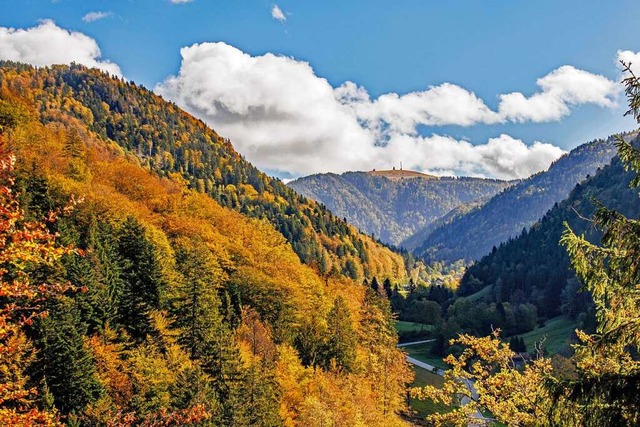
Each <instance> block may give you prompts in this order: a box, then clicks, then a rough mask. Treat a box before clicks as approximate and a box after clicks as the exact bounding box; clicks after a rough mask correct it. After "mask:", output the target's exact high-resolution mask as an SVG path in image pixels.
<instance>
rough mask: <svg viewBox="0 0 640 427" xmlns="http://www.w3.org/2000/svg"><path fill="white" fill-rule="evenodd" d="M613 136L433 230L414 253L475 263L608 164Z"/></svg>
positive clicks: (581, 148)
mask: <svg viewBox="0 0 640 427" xmlns="http://www.w3.org/2000/svg"><path fill="white" fill-rule="evenodd" d="M614 154H615V148H614V146H613V140H612V138H609V139H607V140H595V141H592V142H589V143H587V144H583V145H581V146H579V147H577V148H575V149H573V150H572V151H571V152H570V153H568V154H567V155H565V156H563V157H561V158H560V159H558V160H557V161H555V162H554V163H553V164H552V165H551V166H550V167H549V170H547V171H546V172H540V173H538V174H536V175H534V176H532V177H530V178H528V179H526V180H524V181H522V182H520V183H519V184H516V185H514V186H513V187H510V188H508V189H506V190H504V191H503V192H501V193H500V194H498V195H496V196H494V197H493V198H492V199H491V200H489V201H488V202H487V203H486V204H484V205H482V206H480V207H478V208H477V209H474V210H472V211H470V212H469V213H467V214H465V215H462V216H459V217H458V218H456V219H454V220H453V221H450V222H448V223H445V224H443V225H442V226H440V227H438V228H436V229H435V230H433V231H432V232H431V233H430V234H429V235H428V237H427V238H426V240H424V242H423V243H422V244H421V245H420V246H419V247H418V248H417V249H416V250H415V253H416V255H417V256H419V257H422V258H424V259H425V260H427V261H445V262H453V261H456V260H459V259H465V260H468V261H474V260H478V259H480V258H481V257H482V256H483V255H486V254H487V253H489V252H490V251H491V249H492V247H493V246H496V245H499V244H500V243H501V242H504V241H506V240H508V239H509V238H510V237H515V236H517V235H518V234H520V232H521V231H522V229H523V228H528V227H530V226H531V225H532V224H533V223H534V222H536V221H537V220H538V219H540V218H541V217H542V216H543V215H544V214H545V213H546V212H547V211H548V210H549V209H551V207H553V205H554V203H557V202H560V201H562V200H564V199H565V198H566V197H567V195H568V194H569V192H570V191H571V189H573V187H574V186H575V185H576V184H577V183H579V182H580V181H582V180H583V179H585V178H586V177H587V176H588V175H592V174H594V173H595V172H596V171H597V169H598V168H600V167H602V166H604V165H606V164H607V163H609V161H610V160H611V158H612V157H613V156H614Z"/></svg>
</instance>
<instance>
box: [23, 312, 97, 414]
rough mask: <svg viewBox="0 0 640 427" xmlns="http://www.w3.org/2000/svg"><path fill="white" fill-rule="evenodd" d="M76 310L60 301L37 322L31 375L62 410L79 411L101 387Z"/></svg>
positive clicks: (64, 411)
mask: <svg viewBox="0 0 640 427" xmlns="http://www.w3.org/2000/svg"><path fill="white" fill-rule="evenodd" d="M79 318H80V315H79V312H78V310H77V309H76V308H75V307H73V305H72V302H71V301H62V302H60V303H58V304H56V305H55V307H54V308H52V309H51V310H50V315H49V316H47V317H45V318H43V319H41V320H40V321H39V322H38V323H37V327H36V329H37V332H36V337H37V338H36V339H35V344H36V348H37V359H36V362H35V364H34V366H33V375H32V378H33V379H34V380H35V381H36V382H38V383H40V384H42V385H43V386H46V388H47V389H48V390H49V391H50V393H51V395H53V401H54V404H55V407H56V408H57V409H58V410H59V411H60V412H61V413H63V414H69V413H80V412H81V411H82V410H83V409H84V407H85V406H86V405H87V404H88V403H90V402H92V401H94V400H96V399H97V398H98V397H99V396H100V394H101V393H102V388H101V386H100V384H99V382H98V380H97V378H96V375H95V366H94V364H93V360H92V358H91V355H90V354H89V353H87V350H86V349H85V347H84V341H83V336H82V333H81V331H79V330H78V326H79V324H80V321H79Z"/></svg>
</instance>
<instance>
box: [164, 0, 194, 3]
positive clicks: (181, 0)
mask: <svg viewBox="0 0 640 427" xmlns="http://www.w3.org/2000/svg"><path fill="white" fill-rule="evenodd" d="M169 1H170V2H171V3H173V4H182V3H191V2H192V1H193V0H169Z"/></svg>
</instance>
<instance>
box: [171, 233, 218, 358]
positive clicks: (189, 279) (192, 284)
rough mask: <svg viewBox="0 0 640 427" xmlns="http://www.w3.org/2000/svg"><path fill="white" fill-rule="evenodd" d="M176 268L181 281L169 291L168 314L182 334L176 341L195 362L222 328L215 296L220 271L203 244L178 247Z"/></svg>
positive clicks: (187, 244) (186, 244)
mask: <svg viewBox="0 0 640 427" xmlns="http://www.w3.org/2000/svg"><path fill="white" fill-rule="evenodd" d="M176 267H177V268H178V271H179V272H180V273H182V276H183V278H184V279H183V280H182V283H180V284H179V285H177V288H176V289H175V290H173V291H172V294H173V295H172V296H171V312H172V314H173V316H174V319H175V325H176V326H177V327H179V328H180V329H181V331H182V332H181V336H180V340H179V342H180V343H181V344H182V345H183V346H184V347H185V348H186V349H187V350H188V351H189V352H190V354H191V358H192V359H196V360H197V359H201V358H202V357H203V356H204V355H205V353H206V347H207V346H208V345H210V343H211V342H213V341H214V340H215V335H216V334H217V333H218V330H219V329H221V328H222V316H221V314H220V299H219V297H218V288H219V286H220V285H219V283H220V280H221V276H222V269H221V268H220V266H219V265H218V263H217V262H216V260H215V259H214V258H213V256H212V254H211V252H210V251H209V250H208V249H207V248H206V247H205V246H204V244H203V243H202V242H200V243H199V244H191V243H186V242H185V244H183V245H181V246H180V247H179V248H178V250H177V251H176Z"/></svg>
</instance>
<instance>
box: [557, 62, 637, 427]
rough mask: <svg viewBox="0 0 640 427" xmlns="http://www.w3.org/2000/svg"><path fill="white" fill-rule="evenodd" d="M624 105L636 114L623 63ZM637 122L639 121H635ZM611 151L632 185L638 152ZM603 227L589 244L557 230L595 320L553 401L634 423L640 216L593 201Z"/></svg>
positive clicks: (621, 145)
mask: <svg viewBox="0 0 640 427" xmlns="http://www.w3.org/2000/svg"><path fill="white" fill-rule="evenodd" d="M623 65H624V67H625V70H626V72H627V73H629V77H627V78H626V79H625V84H626V93H627V96H628V98H629V105H630V110H629V112H628V113H627V114H631V115H633V116H634V118H635V119H636V120H639V119H640V79H638V78H637V77H636V76H635V75H634V74H633V73H632V72H631V69H630V68H629V66H630V65H627V64H623ZM639 121H640V120H639ZM616 145H617V148H618V155H619V156H620V159H621V160H622V161H623V162H624V164H625V166H626V167H627V168H628V169H629V170H632V171H633V172H634V173H635V177H634V178H633V179H632V181H631V184H630V186H631V187H632V188H638V187H639V186H640V151H639V150H638V149H636V148H635V147H633V146H632V145H631V144H629V143H628V142H626V141H625V140H624V139H622V138H619V139H618V141H617V144H616ZM593 221H594V224H595V225H596V226H599V227H601V228H602V230H603V232H604V233H603V237H602V245H601V246H597V245H594V244H592V243H590V242H588V241H587V240H586V239H584V237H583V236H578V235H576V234H575V233H574V232H573V231H572V230H571V228H570V227H569V226H568V225H565V227H566V230H565V233H564V234H563V236H562V244H563V245H564V246H565V247H566V248H567V251H568V252H569V256H570V258H571V265H572V266H573V268H574V269H575V271H576V273H577V275H578V277H579V278H580V280H581V281H582V283H583V284H584V286H585V288H586V289H587V290H588V291H589V292H590V293H591V295H592V297H593V300H594V303H595V306H596V317H597V320H598V325H597V328H596V333H595V334H593V335H587V334H585V333H583V332H581V333H579V338H580V339H581V344H580V345H579V346H578V347H576V361H577V369H578V377H577V379H575V380H567V381H564V382H561V383H560V384H559V385H558V386H556V388H555V393H556V397H566V400H564V399H562V400H560V399H559V400H560V401H559V403H558V404H556V405H554V408H553V409H554V410H555V411H556V412H558V413H560V414H561V415H560V417H562V414H566V413H578V414H580V415H581V418H582V421H581V423H582V425H593V426H596V425H597V426H619V425H638V424H640V395H639V394H638V392H637V391H638V385H640V361H638V359H637V357H634V354H635V355H637V352H638V350H639V349H640V315H639V307H640V294H639V293H638V283H640V257H639V256H638V254H640V220H639V219H635V218H634V219H631V218H627V217H625V216H624V215H622V214H620V213H619V212H616V211H613V210H610V209H608V208H606V207H605V206H604V205H600V206H599V208H598V210H597V211H596V214H595V216H594V218H593Z"/></svg>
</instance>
